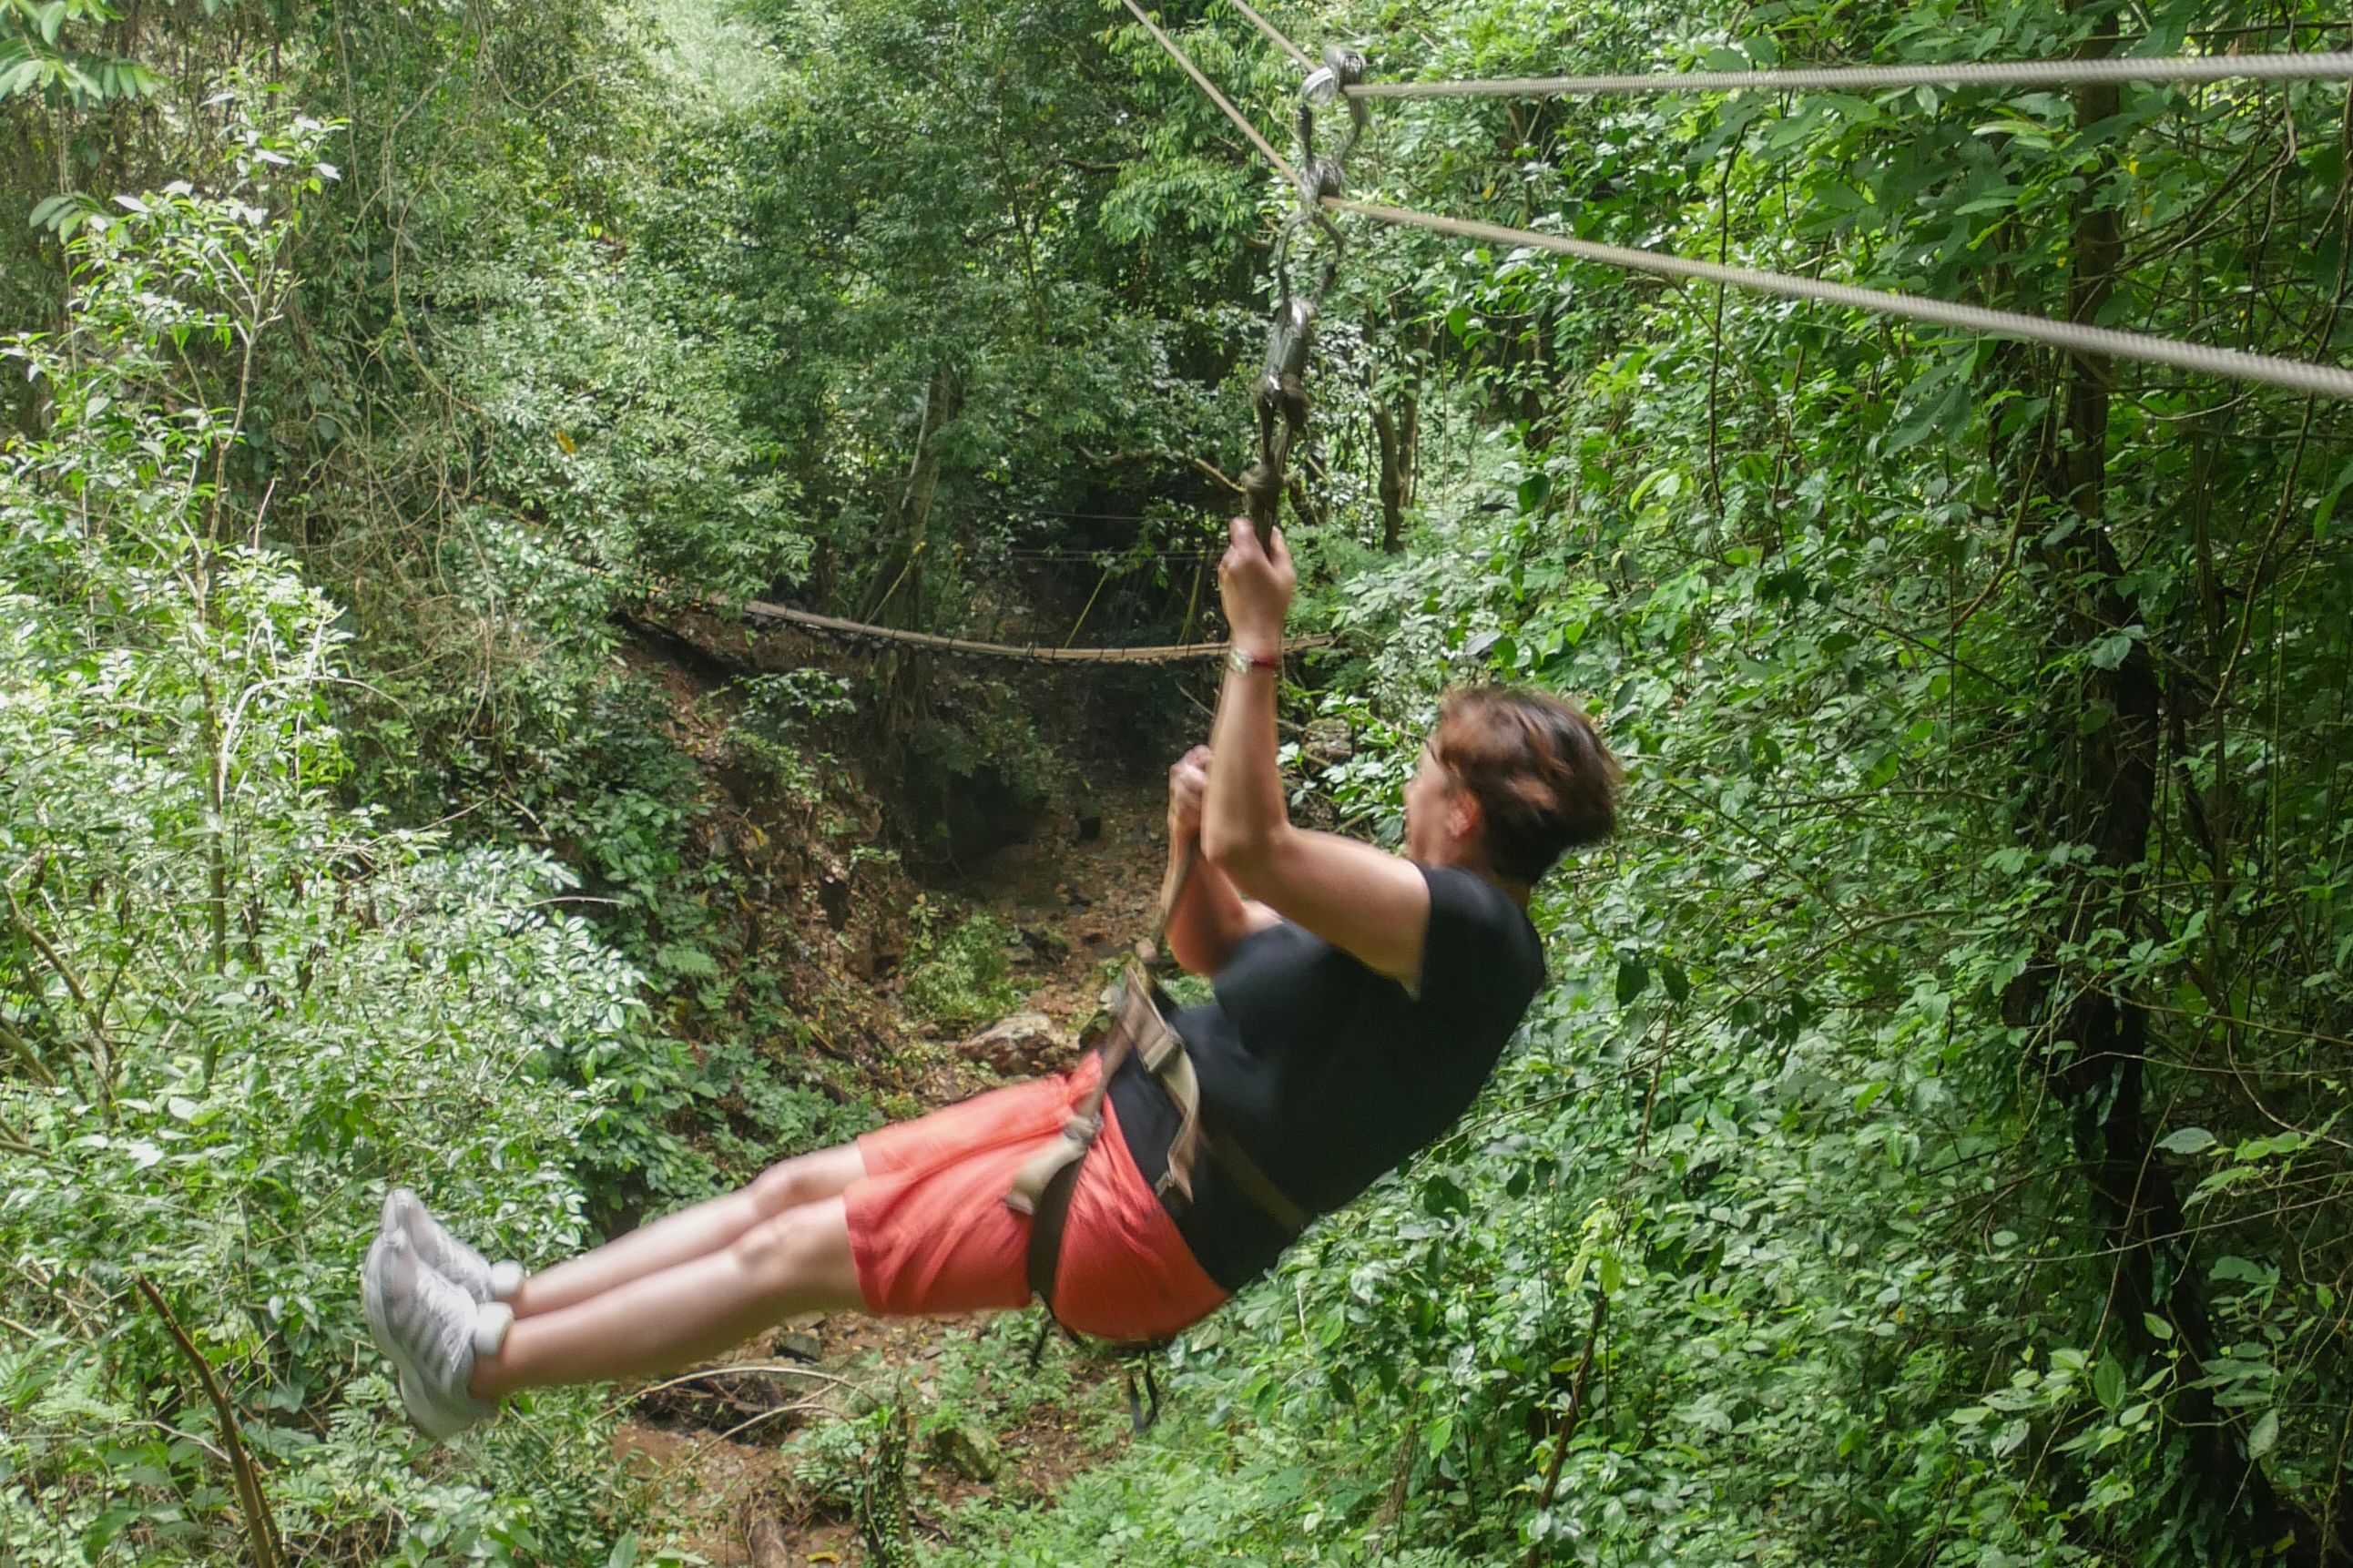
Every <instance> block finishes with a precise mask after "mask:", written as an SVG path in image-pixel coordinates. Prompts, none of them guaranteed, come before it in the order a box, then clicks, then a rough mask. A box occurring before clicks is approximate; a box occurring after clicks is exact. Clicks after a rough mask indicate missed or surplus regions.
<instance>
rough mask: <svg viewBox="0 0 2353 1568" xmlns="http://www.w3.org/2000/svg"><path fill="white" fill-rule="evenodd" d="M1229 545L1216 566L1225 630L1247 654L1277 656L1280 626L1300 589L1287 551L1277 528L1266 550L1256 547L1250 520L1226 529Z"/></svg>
mask: <svg viewBox="0 0 2353 1568" xmlns="http://www.w3.org/2000/svg"><path fill="white" fill-rule="evenodd" d="M1229 533H1230V535H1231V539H1232V542H1231V543H1229V544H1228V545H1227V546H1226V554H1225V559H1224V560H1222V561H1220V562H1219V563H1218V593H1219V596H1220V597H1221V598H1223V600H1224V601H1225V606H1226V626H1227V627H1228V628H1229V630H1230V632H1231V633H1232V636H1233V639H1234V641H1235V642H1236V643H1237V644H1238V645H1240V647H1242V648H1243V649H1244V650H1245V651H1247V652H1250V653H1278V652H1280V651H1282V623H1283V620H1284V618H1285V617H1287V616H1289V615H1290V614H1291V595H1293V593H1294V592H1295V591H1296V590H1297V589H1298V587H1299V574H1297V573H1296V572H1294V571H1293V570H1292V566H1291V547H1290V546H1289V545H1287V544H1285V543H1284V542H1282V530H1281V529H1279V528H1278V529H1276V530H1275V531H1274V533H1273V537H1272V541H1271V543H1270V545H1269V547H1268V548H1266V549H1264V550H1261V549H1260V548H1259V542H1258V531H1257V530H1256V529H1254V528H1252V527H1251V526H1250V519H1248V518H1246V517H1238V518H1236V519H1234V520H1233V521H1232V523H1231V524H1229Z"/></svg>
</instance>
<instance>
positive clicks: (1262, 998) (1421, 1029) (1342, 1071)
mask: <svg viewBox="0 0 2353 1568" xmlns="http://www.w3.org/2000/svg"><path fill="white" fill-rule="evenodd" d="M1421 870H1422V876H1423V877H1424V879H1426V880H1427V881H1428V882H1429V884H1430V931H1429V934H1428V936H1427V937H1426V938H1425V939H1424V942H1423V947H1422V959H1421V986H1420V994H1419V996H1414V995H1411V994H1408V993H1407V991H1406V989H1405V987H1404V986H1403V985H1401V984H1398V982H1396V981H1394V980H1391V979H1388V977H1386V976H1384V975H1381V974H1378V973H1375V972H1374V971H1372V970H1371V969H1368V968H1366V966H1365V965H1364V964H1363V963H1361V962H1359V961H1358V960H1356V958H1354V957H1352V956H1350V955H1349V954H1347V953H1345V952H1341V951H1340V950H1339V949H1338V948H1335V947H1334V946H1333V945H1332V944H1331V943H1330V942H1325V941H1324V940H1323V939H1322V938H1320V937H1317V936H1314V935H1313V934H1312V933H1310V932H1309V931H1306V930H1304V929H1303V928H1302V927H1300V926H1297V925H1294V924H1293V923H1292V922H1291V921H1283V922H1282V924H1280V925H1274V926H1269V927H1267V928H1265V929H1264V930H1261V931H1252V932H1251V933H1250V935H1249V936H1247V937H1244V938H1243V939H1242V940H1241V941H1240V942H1238V943H1236V944H1235V947H1234V950H1233V952H1232V953H1231V955H1230V956H1229V958H1228V960H1227V963H1226V966H1225V967H1224V968H1223V969H1221V970H1219V972H1218V973H1217V977H1216V987H1217V1001H1216V1002H1215V1003H1214V1004H1212V1005H1208V1006H1204V1007H1188V1008H1187V1009H1185V1010H1184V1011H1183V1012H1181V1013H1179V1014H1177V1015H1176V1016H1175V1017H1174V1018H1172V1019H1170V1020H1169V1023H1170V1025H1171V1026H1173V1027H1174V1028H1175V1029H1176V1033H1177V1034H1178V1035H1179V1036H1181V1037H1183V1039H1184V1041H1185V1046H1186V1049H1187V1053H1188V1054H1189V1055H1190V1056H1191V1057H1192V1058H1193V1068H1194V1071H1195V1072H1196V1074H1198V1077H1199V1079H1200V1081H1201V1114H1202V1117H1203V1119H1204V1120H1205V1121H1208V1122H1209V1123H1210V1124H1211V1125H1213V1126H1215V1127H1217V1128H1218V1129H1219V1130H1220V1131H1223V1132H1225V1133H1226V1134H1227V1135H1228V1136H1229V1137H1231V1138H1232V1139H1233V1140H1234V1141H1235V1142H1238V1143H1240V1145H1241V1146H1242V1148H1243V1150H1244V1151H1245V1152H1247V1153H1248V1154H1249V1155H1250V1158H1251V1159H1252V1160H1253V1161H1255V1162H1257V1163H1258V1166H1259V1168H1260V1169H1261V1171H1263V1172H1265V1173H1266V1175H1267V1178H1268V1180H1270V1181H1271V1182H1272V1183H1273V1184H1275V1185H1276V1186H1277V1187H1279V1188H1281V1189H1282V1191H1283V1192H1284V1193H1286V1194H1289V1195H1290V1197H1291V1199H1292V1201H1293V1202H1294V1203H1296V1204H1298V1205H1300V1206H1301V1207H1302V1208H1304V1209H1306V1210H1307V1211H1308V1212H1309V1213H1311V1214H1328V1213H1330V1212H1331V1211H1332V1210H1334V1209H1336V1208H1339V1207H1340V1206H1341V1205H1344V1204H1346V1203H1347V1202H1348V1201H1349V1200H1350V1199H1352V1198H1354V1197H1355V1196H1356V1194H1358V1193H1361V1192H1363V1191H1364V1190H1365V1189H1366V1187H1368V1186H1370V1185H1372V1184H1373V1183H1374V1182H1375V1181H1376V1180H1377V1179H1378V1178H1379V1177H1380V1176H1381V1175H1382V1174H1383V1173H1386V1172H1388V1170H1390V1169H1392V1168H1393V1167H1395V1166H1397V1165H1399V1164H1401V1163H1404V1162H1405V1160H1406V1158H1407V1157H1408V1156H1409V1155H1410V1154H1412V1153H1413V1152H1415V1151H1416V1150H1419V1149H1420V1148H1421V1147H1422V1146H1423V1145H1425V1144H1427V1143H1429V1142H1432V1141H1433V1140H1435V1139H1436V1138H1437V1137H1438V1136H1439V1134H1440V1133H1441V1132H1444V1131H1446V1130H1447V1129H1448V1128H1449V1127H1451V1126H1452V1125H1453V1124H1454V1121H1455V1120H1456V1119H1457V1118H1459V1117H1460V1116H1461V1114H1462V1112H1463V1110H1465V1109H1466V1108H1467V1107H1468V1106H1469V1105H1470V1103H1471V1101H1472V1099H1473V1097H1475V1096H1476V1095H1477V1094H1478V1092H1479V1090H1480V1088H1481V1087H1482V1085H1484V1084H1485V1083H1486V1081H1487V1079H1488V1076H1489V1075H1490V1074H1491V1073H1493V1071H1494V1068H1495V1062H1496V1059H1497V1058H1499V1057H1501V1056H1502V1055H1503V1050H1504V1043H1505V1042H1506V1041H1508V1040H1509V1039H1510V1038H1511V1036H1512V1031H1513V1030H1514V1029H1515V1028H1517V1027H1518V1026H1519V1022H1520V1016H1521V1015H1522V1014H1523V1013H1525V1012H1526V1011H1527V1005H1528V1003H1529V1002H1530V1000H1531V999H1533V998H1534V997H1535V994H1536V989H1537V987H1538V986H1540V985H1541V984H1543V983H1544V950H1543V946H1542V943H1541V942H1539V941H1538V939H1537V936H1536V931H1535V927H1534V926H1532V925H1530V924H1529V923H1528V918H1527V916H1526V915H1525V914H1524V913H1522V912H1521V910H1520V909H1519V906H1517V905H1516V904H1514V903H1513V902H1512V900H1510V899H1508V898H1506V897H1505V896H1504V892H1503V890H1502V889H1499V888H1497V887H1496V886H1495V885H1494V884H1493V882H1490V881H1488V880H1487V879H1485V878H1483V877H1481V876H1479V875H1477V874H1476V873H1474V872H1471V871H1466V870H1464V869H1462V868H1460V867H1454V866H1425V867H1423V868H1421ZM1111 1100H1112V1104H1113V1108H1114V1109H1116V1110H1117V1111H1118V1113H1119V1124H1120V1128H1121V1130H1122V1131H1123V1132H1124V1134H1125V1136H1126V1140H1127V1145H1128V1148H1129V1150H1130V1152H1133V1153H1134V1156H1135V1163H1136V1164H1137V1165H1138V1166H1139V1167H1140V1168H1141V1169H1142V1170H1143V1172H1144V1174H1145V1178H1146V1179H1147V1180H1153V1181H1156V1180H1158V1179H1159V1177H1160V1174H1161V1173H1162V1172H1164V1171H1166V1169H1167V1168H1168V1144H1169V1141H1170V1140H1171V1139H1172V1138H1173V1137H1175V1135H1176V1107H1175V1106H1174V1105H1173V1104H1172V1103H1171V1102H1170V1100H1169V1099H1168V1097H1167V1095H1166V1092H1164V1091H1163V1090H1162V1089H1161V1088H1160V1086H1159V1084H1158V1083H1156V1082H1155V1081H1154V1080H1153V1079H1151V1078H1150V1077H1148V1076H1147V1075H1145V1072H1144V1071H1143V1069H1142V1068H1139V1067H1138V1066H1136V1064H1135V1062H1134V1058H1129V1060H1128V1062H1127V1063H1126V1064H1125V1065H1124V1066H1123V1068H1121V1070H1120V1072H1119V1073H1118V1074H1117V1075H1116V1076H1115V1077H1113V1079H1112V1086H1111ZM1172 1197H1173V1194H1172ZM1171 1207H1172V1210H1173V1211H1174V1212H1175V1214H1176V1227H1177V1229H1178V1231H1179V1232H1181V1233H1182V1234H1183V1236H1184V1237H1185V1242H1186V1245H1187V1247H1190V1248H1191V1249H1192V1252H1193V1256H1194V1258H1196V1259H1197V1260H1198V1262H1199V1263H1200V1265H1201V1268H1202V1271H1203V1272H1204V1273H1206V1274H1208V1277H1209V1278H1210V1279H1213V1280H1215V1281H1217V1283H1218V1284H1219V1285H1220V1286H1222V1287H1224V1288H1225V1289H1228V1290H1237V1289H1240V1288H1241V1287H1242V1286H1243V1285H1244V1284H1246V1283H1248V1282H1249V1281H1250V1279H1252V1278H1254V1277H1255V1276H1257V1275H1258V1274H1259V1273H1260V1272H1261V1271H1262V1270H1264V1269H1265V1268H1267V1266H1268V1265H1270V1264H1271V1263H1272V1262H1273V1261H1274V1260H1275V1258H1277V1257H1279V1256H1281V1254H1282V1249H1283V1247H1285V1246H1287V1245H1288V1244H1289V1242H1290V1240H1291V1238H1290V1237H1288V1236H1286V1235H1285V1234H1284V1233H1283V1230H1282V1226H1279V1225H1277V1224H1276V1223H1275V1222H1274V1221H1273V1220H1271V1219H1270V1218H1269V1217H1268V1216H1267V1215H1264V1214H1262V1213H1261V1212H1260V1211H1259V1210H1258V1209H1257V1208H1256V1207H1254V1206H1253V1205H1251V1204H1250V1200H1249V1199H1247V1198H1245V1197H1243V1196H1242V1195H1241V1194H1240V1193H1239V1192H1236V1191H1234V1190H1233V1189H1232V1188H1231V1187H1230V1186H1229V1184H1225V1183H1223V1182H1221V1181H1220V1180H1219V1173H1218V1170H1217V1167H1216V1165H1215V1163H1213V1162H1212V1161H1211V1160H1210V1159H1209V1158H1208V1155H1207V1152H1206V1151H1205V1152H1204V1154H1203V1156H1202V1157H1201V1158H1200V1159H1199V1160H1198V1161H1197V1162H1195V1170H1194V1174H1193V1201H1192V1203H1190V1204H1189V1205H1186V1204H1182V1202H1181V1200H1176V1201H1175V1202H1172V1204H1171Z"/></svg>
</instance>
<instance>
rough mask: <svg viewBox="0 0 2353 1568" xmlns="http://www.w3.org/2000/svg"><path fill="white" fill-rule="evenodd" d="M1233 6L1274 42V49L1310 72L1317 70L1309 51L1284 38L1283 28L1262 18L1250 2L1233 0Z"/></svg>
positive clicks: (1248, 0) (1247, 0)
mask: <svg viewBox="0 0 2353 1568" xmlns="http://www.w3.org/2000/svg"><path fill="white" fill-rule="evenodd" d="M1233 5H1234V9H1235V10H1237V11H1240V13H1241V14H1242V15H1243V16H1248V17H1249V18H1250V21H1251V23H1252V25H1254V26H1256V27H1257V28H1258V30H1259V31H1260V32H1261V33H1264V34H1265V35H1266V36H1267V37H1269V38H1270V39H1271V40H1273V43H1274V47H1276V48H1278V49H1281V50H1282V52H1283V53H1284V54H1286V55H1289V56H1290V57H1291V58H1293V60H1295V61H1297V62H1298V63H1299V64H1301V65H1303V66H1305V67H1306V68H1308V69H1309V70H1314V68H1315V61H1314V59H1313V58H1310V57H1309V55H1308V53H1307V51H1306V50H1305V49H1303V48H1301V47H1299V46H1298V45H1297V44H1294V43H1293V42H1292V41H1291V40H1290V39H1289V38H1288V37H1284V36H1283V31H1282V28H1280V27H1278V26H1275V25H1274V24H1273V23H1271V22H1270V21H1268V20H1267V19H1266V18H1265V17H1263V16H1260V15H1259V14H1258V12H1257V11H1256V10H1255V9H1253V8H1252V7H1251V5H1250V0H1233Z"/></svg>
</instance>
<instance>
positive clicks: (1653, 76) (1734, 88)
mask: <svg viewBox="0 0 2353 1568" xmlns="http://www.w3.org/2000/svg"><path fill="white" fill-rule="evenodd" d="M1236 3H1237V4H1240V0H1236ZM2346 79H2353V53H2344V52H2340V53H2335V54H2276V55H2167V56H2153V57H2149V58H2132V57H2130V56H2116V55H2105V56H2100V57H2097V58H2090V59H2048V60H1980V61H1974V62H1967V63H1961V64H1955V65H1934V64H1930V65H1903V66H1821V67H1799V68H1791V69H1788V70H1780V69H1774V70H1753V71H1656V72H1638V73H1636V74H1633V75H1627V76H1532V77H1508V78H1501V79H1493V80H1473V81H1381V82H1364V83H1361V84H1359V85H1357V86H1356V87H1352V88H1349V89H1347V93H1348V96H1349V97H1350V98H1565V97H1587V96H1595V95H1599V94H1604V93H1651V92H1792V91H1794V92H1804V91H1831V92H1837V91H1844V90H1851V89H1857V88H1889V87H2080V86H2084V85H2087V84H2090V83H2094V82H2123V81H2145V82H2177V83H2188V82H2211V81H2333V80H2346Z"/></svg>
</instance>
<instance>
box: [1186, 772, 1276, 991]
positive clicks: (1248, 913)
mask: <svg viewBox="0 0 2353 1568" xmlns="http://www.w3.org/2000/svg"><path fill="white" fill-rule="evenodd" d="M1209 755H1210V753H1209V748H1208V747H1207V746H1196V747H1194V748H1193V749H1192V750H1191V751H1189V752H1186V753H1185V755H1184V756H1183V757H1182V758H1181V759H1180V760H1178V762H1177V763H1176V765H1175V766H1173V767H1171V768H1170V769H1169V770H1168V865H1169V870H1170V872H1171V873H1172V874H1174V872H1175V871H1176V868H1177V867H1178V866H1179V864H1180V863H1182V862H1183V861H1184V860H1185V859H1186V858H1187V857H1188V856H1189V857H1190V858H1191V866H1190V874H1189V875H1188V876H1187V878H1186V880H1185V888H1184V891H1183V892H1182V893H1181V894H1180V895H1179V896H1178V898H1177V900H1176V910H1175V911H1174V912H1173V913H1172V914H1171V915H1170V917H1169V921H1168V951H1169V952H1170V953H1172V954H1174V955H1175V957H1176V962H1177V963H1181V964H1183V965H1184V966H1185V967H1186V968H1187V969H1188V970H1190V971H1192V972H1193V973H1196V974H1215V973H1217V972H1218V971H1219V970H1220V969H1223V968H1224V967H1225V966H1226V961H1227V959H1229V957H1231V956H1232V954H1233V950H1234V944H1235V943H1237V942H1240V941H1241V940H1242V938H1244V937H1246V936H1248V935H1249V934H1250V932H1252V931H1258V930H1261V928H1263V927H1266V926H1271V925H1273V924H1274V923H1276V922H1277V921H1280V920H1281V919H1282V916H1280V915H1278V914H1276V913H1275V912H1274V911H1273V910H1271V909H1268V908H1267V907H1266V906H1265V905H1264V904H1261V903H1258V902H1256V901H1254V900H1245V899H1244V898H1243V897H1242V896H1241V894H1240V893H1239V892H1237V891H1235V890H1234V885H1233V883H1232V882H1231V881H1230V880H1229V879H1228V878H1227V876H1226V874H1225V873H1224V872H1223V871H1220V870H1219V869H1218V868H1217V867H1216V866H1214V865H1212V864H1211V863H1210V861H1209V859H1208V857H1207V856H1205V855H1203V854H1202V853H1201V852H1200V836H1201V800H1202V794H1203V791H1204V790H1205V789H1206V788H1207V787H1208V782H1209Z"/></svg>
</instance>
